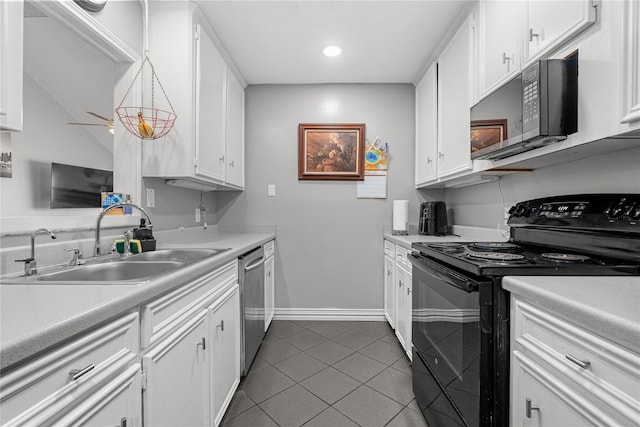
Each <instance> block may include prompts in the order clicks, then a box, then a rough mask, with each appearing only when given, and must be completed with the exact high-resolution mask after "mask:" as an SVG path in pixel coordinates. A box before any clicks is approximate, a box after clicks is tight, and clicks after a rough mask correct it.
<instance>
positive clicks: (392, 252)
mask: <svg viewBox="0 0 640 427" xmlns="http://www.w3.org/2000/svg"><path fill="white" fill-rule="evenodd" d="M384 253H385V255H389V256H390V257H391V258H393V257H395V256H396V245H394V244H393V243H391V242H390V241H388V240H385V241H384Z"/></svg>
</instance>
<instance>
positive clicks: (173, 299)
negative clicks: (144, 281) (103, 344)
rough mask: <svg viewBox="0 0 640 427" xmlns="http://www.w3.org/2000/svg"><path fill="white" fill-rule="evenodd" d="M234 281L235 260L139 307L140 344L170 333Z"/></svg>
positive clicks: (236, 273)
mask: <svg viewBox="0 0 640 427" xmlns="http://www.w3.org/2000/svg"><path fill="white" fill-rule="evenodd" d="M237 281H238V261H237V260H233V261H231V262H229V263H228V264H225V265H224V266H222V267H220V268H218V269H216V270H215V271H212V272H211V273H208V274H206V275H204V276H202V277H201V278H199V279H196V280H194V281H193V282H190V283H187V284H186V285H184V286H181V287H180V288H178V289H176V290H175V291H173V292H171V293H169V294H167V295H165V296H163V297H160V298H158V299H156V300H154V301H152V302H151V303H149V304H147V305H145V306H143V307H142V311H141V313H142V330H141V334H142V339H141V343H142V347H143V348H147V347H150V346H151V345H153V344H154V343H156V342H157V341H158V340H161V339H162V338H163V337H165V336H167V335H168V334H170V333H171V332H172V331H174V330H175V329H176V328H177V327H179V326H180V324H181V323H184V321H185V319H188V318H189V317H191V316H193V314H194V313H196V312H198V311H199V310H200V309H202V308H204V307H206V306H207V305H208V304H210V301H211V298H213V296H214V295H215V294H217V293H218V292H219V290H220V289H221V288H222V287H224V286H223V285H225V284H229V283H235V282H237Z"/></svg>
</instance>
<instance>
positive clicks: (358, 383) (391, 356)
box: [222, 320, 426, 427]
mask: <svg viewBox="0 0 640 427" xmlns="http://www.w3.org/2000/svg"><path fill="white" fill-rule="evenodd" d="M222 426H223V427H239V426H246V427H260V426H265V427H272V426H281V427H285V426H286V427H297V426H305V427H312V426H313V427H341V426H366V427H370V426H371V427H372V426H389V427H394V426H398V427H400V426H402V427H411V426H416V427H426V423H425V421H424V419H423V418H422V415H420V413H419V412H418V407H417V404H416V402H415V398H414V395H413V390H412V386H411V368H410V365H409V359H408V358H407V356H406V355H405V354H404V353H403V351H402V347H400V344H399V343H398V341H397V339H396V337H395V335H394V334H393V330H392V329H391V328H390V327H389V325H388V324H387V323H386V322H338V321H331V322H328V321H324V322H320V321H284V320H278V321H274V322H273V323H272V324H271V327H270V328H269V331H268V332H267V335H266V337H265V340H264V342H263V343H262V347H261V348H260V351H259V352H258V355H257V356H256V359H255V361H254V363H253V366H252V367H251V369H250V371H249V374H248V375H247V376H246V377H245V378H244V379H243V381H242V382H241V383H240V386H239V387H238V390H237V391H236V394H235V396H234V397H233V400H232V402H231V405H230V406H229V409H228V410H227V413H226V415H225V418H224V419H223V421H222Z"/></svg>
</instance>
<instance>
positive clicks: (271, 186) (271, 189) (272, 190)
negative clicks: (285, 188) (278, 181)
mask: <svg viewBox="0 0 640 427" xmlns="http://www.w3.org/2000/svg"><path fill="white" fill-rule="evenodd" d="M275 195H276V185H275V184H269V185H267V196H269V197H275Z"/></svg>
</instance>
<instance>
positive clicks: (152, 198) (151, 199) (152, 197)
mask: <svg viewBox="0 0 640 427" xmlns="http://www.w3.org/2000/svg"><path fill="white" fill-rule="evenodd" d="M147 207H148V208H155V207H156V190H154V189H153V188H147Z"/></svg>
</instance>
